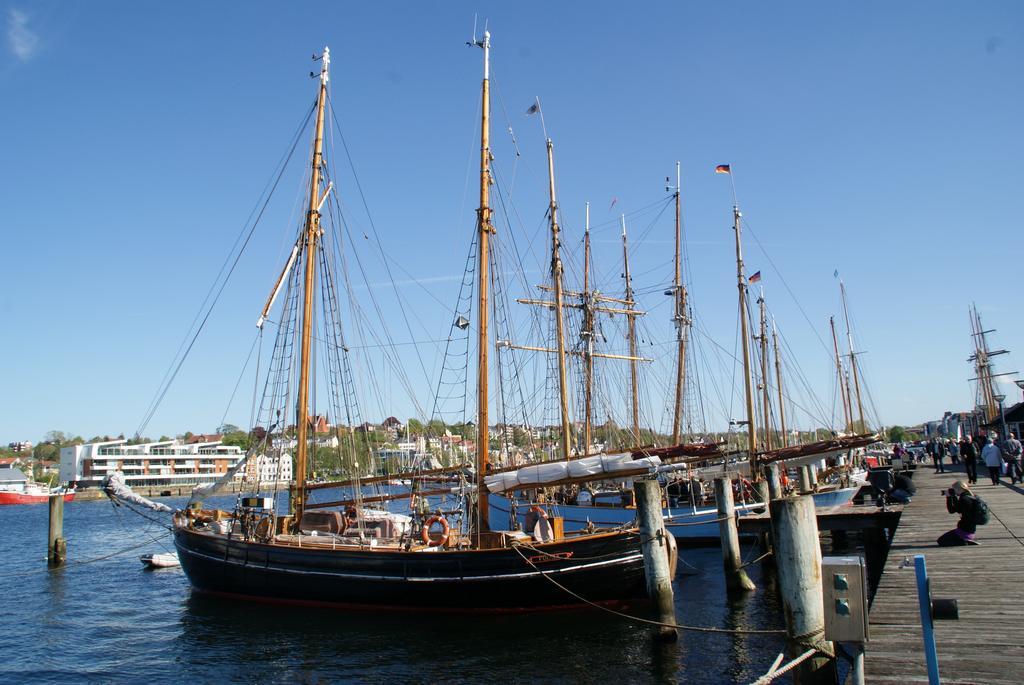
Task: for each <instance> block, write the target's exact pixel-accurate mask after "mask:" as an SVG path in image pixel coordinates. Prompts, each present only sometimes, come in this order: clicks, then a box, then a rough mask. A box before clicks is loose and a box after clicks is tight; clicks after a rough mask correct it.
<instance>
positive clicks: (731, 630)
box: [512, 545, 786, 635]
mask: <svg viewBox="0 0 1024 685" xmlns="http://www.w3.org/2000/svg"><path fill="white" fill-rule="evenodd" d="M521 546H522V545H512V549H514V550H515V551H516V554H518V555H519V556H520V557H522V559H523V561H525V562H526V563H527V564H529V565H530V566H531V567H532V568H533V570H535V571H537V572H538V573H540V575H541V576H543V577H544V578H545V579H547V580H548V581H550V582H551V583H553V584H554V585H555V586H556V587H558V588H559V589H561V590H563V591H564V592H566V593H567V594H569V595H571V596H573V597H575V598H576V599H578V600H580V601H581V602H583V603H584V604H588V605H590V606H592V607H594V608H595V609H600V610H601V611H605V612H607V613H609V614H612V615H614V616H618V617H620V618H625V619H627V620H630V621H635V622H637V623H646V624H647V625H653V626H661V627H664V628H674V629H675V630H687V631H691V632H696V633H726V634H730V635H781V634H785V632H786V631H785V630H782V629H775V630H771V629H766V630H758V629H749V630H748V629H743V628H711V627H708V626H687V625H681V624H678V623H665V622H663V621H654V620H652V619H649V618H641V617H639V616H633V615H631V614H626V613H623V612H621V611H616V610H615V609H612V608H611V607H606V606H603V605H601V604H598V603H597V602H592V601H590V600H589V599H587V598H586V597H583V596H582V595H579V594H577V593H575V592H573V591H572V590H570V589H569V588H567V587H565V586H564V585H562V584H561V583H559V582H558V581H557V580H555V579H554V578H552V577H551V576H549V575H548V574H547V573H546V572H545V571H543V570H541V569H539V568H537V565H536V564H534V563H533V562H532V561H530V560H529V559H528V558H527V557H526V556H524V555H523V553H522V552H521V551H520V550H519V547H521Z"/></svg>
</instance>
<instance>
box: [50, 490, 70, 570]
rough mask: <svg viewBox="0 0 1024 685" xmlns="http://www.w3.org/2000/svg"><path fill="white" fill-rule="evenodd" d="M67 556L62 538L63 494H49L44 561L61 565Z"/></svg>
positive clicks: (51, 564) (66, 548) (52, 564)
mask: <svg viewBox="0 0 1024 685" xmlns="http://www.w3.org/2000/svg"><path fill="white" fill-rule="evenodd" d="M67 558H68V544H67V542H66V541H65V540H64V495H63V494H59V495H50V530H49V534H48V535H47V541H46V563H47V564H49V565H50V566H61V565H62V564H63V563H64V560H65V559H67Z"/></svg>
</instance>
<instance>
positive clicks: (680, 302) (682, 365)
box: [666, 162, 690, 445]
mask: <svg viewBox="0 0 1024 685" xmlns="http://www.w3.org/2000/svg"><path fill="white" fill-rule="evenodd" d="M667 180H668V179H666V181H667ZM671 188H672V186H669V188H666V190H668V189H671ZM681 193H682V183H681V180H680V174H679V162H676V185H675V199H676V253H675V279H674V281H673V291H674V292H673V297H674V299H675V309H676V311H675V316H674V317H673V319H672V320H673V321H674V322H675V325H676V401H675V408H674V411H673V412H672V444H673V445H678V444H679V443H680V442H681V441H682V436H681V433H682V422H683V388H684V387H685V384H686V340H687V333H688V326H689V324H690V320H689V319H688V318H687V316H686V306H687V304H686V286H684V285H683V269H682V260H683V229H682V198H681Z"/></svg>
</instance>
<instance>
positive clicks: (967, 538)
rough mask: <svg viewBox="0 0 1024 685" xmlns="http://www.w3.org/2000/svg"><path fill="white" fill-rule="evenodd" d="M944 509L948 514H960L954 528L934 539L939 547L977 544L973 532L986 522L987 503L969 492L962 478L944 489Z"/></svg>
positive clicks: (987, 515)
mask: <svg viewBox="0 0 1024 685" xmlns="http://www.w3.org/2000/svg"><path fill="white" fill-rule="evenodd" d="M946 511H948V512H949V513H950V514H960V520H959V521H957V523H956V528H954V529H953V530H950V531H947V532H945V533H943V534H942V535H941V536H940V537H939V539H938V540H937V541H936V542H938V544H939V547H958V546H962V545H976V544H978V543H977V542H975V541H974V534H975V533H976V532H977V530H978V526H983V525H985V524H986V523H988V518H989V514H988V505H987V504H985V502H984V501H983V500H982V499H981V498H980V497H977V496H976V495H975V494H974V493H973V492H971V489H970V488H969V487H967V485H966V484H965V483H964V482H963V481H962V480H958V481H956V482H955V483H953V487H951V488H950V489H949V490H947V491H946Z"/></svg>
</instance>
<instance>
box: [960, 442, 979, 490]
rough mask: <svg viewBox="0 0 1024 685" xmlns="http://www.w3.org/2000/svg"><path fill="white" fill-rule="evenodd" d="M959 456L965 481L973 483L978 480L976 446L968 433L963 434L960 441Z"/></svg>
mask: <svg viewBox="0 0 1024 685" xmlns="http://www.w3.org/2000/svg"><path fill="white" fill-rule="evenodd" d="M960 456H961V457H962V458H963V460H964V471H966V472H967V482H968V483H969V484H971V485H974V484H975V483H977V482H978V446H977V445H975V444H974V441H973V440H971V436H969V435H965V436H964V441H963V442H962V443H960Z"/></svg>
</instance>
